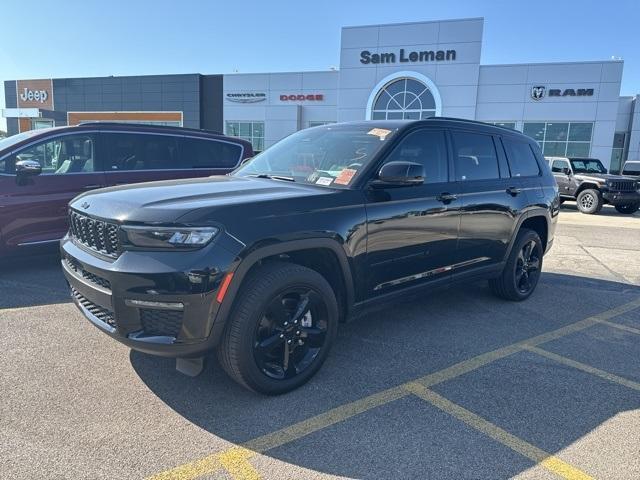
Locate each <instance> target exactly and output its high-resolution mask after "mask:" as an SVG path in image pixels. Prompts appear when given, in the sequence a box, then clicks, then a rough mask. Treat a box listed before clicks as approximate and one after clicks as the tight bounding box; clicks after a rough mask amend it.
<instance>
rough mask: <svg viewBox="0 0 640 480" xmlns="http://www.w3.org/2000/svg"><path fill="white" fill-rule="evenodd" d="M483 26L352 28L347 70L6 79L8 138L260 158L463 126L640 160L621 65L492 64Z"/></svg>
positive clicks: (614, 161) (612, 161) (562, 149)
mask: <svg viewBox="0 0 640 480" xmlns="http://www.w3.org/2000/svg"><path fill="white" fill-rule="evenodd" d="M483 26H484V21H483V19H482V18H470V19H459V20H444V21H428V22H411V23H402V24H390V25H370V26H356V27H344V28H343V29H342V36H341V47H340V62H339V68H338V69H335V70H329V71H309V72H286V73H251V74H240V73H234V74H228V75H227V74H225V75H219V74H218V75H202V74H186V75H154V76H134V77H100V78H58V79H40V80H15V81H7V82H5V97H6V98H5V102H6V109H5V110H4V111H3V114H4V116H5V117H7V124H8V130H9V132H8V133H9V134H15V133H18V132H21V131H25V130H30V129H34V128H43V127H48V126H52V125H56V126H58V125H67V124H77V123H80V122H85V121H125V122H138V123H140V122H142V123H154V124H165V125H181V126H184V127H191V128H202V129H208V130H215V131H220V132H224V133H226V134H229V135H235V136H240V137H243V138H246V139H247V140H249V141H251V142H252V143H253V145H254V148H255V149H256V150H262V149H264V148H266V147H268V146H269V145H271V144H273V143H274V142H276V141H278V140H279V139H281V138H283V137H285V136H286V135H289V134H291V133H293V132H295V131H297V130H300V129H303V128H307V127H311V126H316V125H322V124H327V123H333V122H343V121H352V120H365V119H367V120H368V119H374V120H375V119H420V118H427V117H430V116H434V115H435V116H446V117H461V118H468V119H475V120H481V121H484V122H490V123H497V124H501V125H504V126H507V127H510V128H515V129H517V130H520V131H523V132H524V133H526V134H528V135H530V136H532V137H534V138H536V139H537V140H538V142H539V143H540V145H541V147H542V148H543V151H544V153H545V154H546V155H569V156H572V155H573V156H591V157H596V158H599V159H601V160H602V162H603V163H604V164H605V166H610V168H611V170H613V171H615V170H618V169H619V168H620V164H621V162H622V161H624V160H625V159H629V160H631V159H640V151H639V150H640V95H637V96H628V97H621V96H620V84H621V80H622V73H623V62H622V61H621V60H610V61H609V60H607V61H588V62H562V63H531V64H509V65H482V64H481V63H480V57H481V52H482V33H483Z"/></svg>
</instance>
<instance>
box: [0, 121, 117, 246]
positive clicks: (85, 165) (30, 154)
mask: <svg viewBox="0 0 640 480" xmlns="http://www.w3.org/2000/svg"><path fill="white" fill-rule="evenodd" d="M20 160H34V161H37V162H38V163H40V165H41V167H42V173H41V174H40V175H38V176H32V177H26V178H24V177H20V178H19V177H17V176H16V175H15V162H16V161H20ZM5 163H6V166H5V175H2V176H1V179H0V229H1V233H2V238H3V241H4V242H5V244H6V245H7V246H9V247H15V246H23V245H29V244H38V243H47V242H54V241H57V240H59V239H60V238H62V237H63V236H64V234H65V232H66V231H67V205H68V203H69V202H70V201H71V199H73V198H74V197H75V196H76V195H78V194H80V193H83V192H85V191H88V190H92V189H95V188H100V187H102V186H104V184H105V179H104V174H103V173H102V172H101V171H100V170H101V168H100V166H99V163H98V161H97V158H96V134H95V133H77V134H68V135H65V134H61V135H58V136H55V137H50V138H48V139H46V140H42V141H40V142H37V143H34V144H31V145H27V146H24V147H22V148H21V149H19V150H17V151H15V152H12V154H11V155H10V158H9V161H8V162H7V161H5Z"/></svg>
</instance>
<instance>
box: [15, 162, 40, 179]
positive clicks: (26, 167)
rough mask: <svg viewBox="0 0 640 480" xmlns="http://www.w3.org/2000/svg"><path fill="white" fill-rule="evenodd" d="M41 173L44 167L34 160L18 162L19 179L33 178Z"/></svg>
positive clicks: (17, 172)
mask: <svg viewBox="0 0 640 480" xmlns="http://www.w3.org/2000/svg"><path fill="white" fill-rule="evenodd" d="M41 173H42V167H41V166H40V164H39V163H38V162H36V161H34V160H18V161H17V162H16V175H18V176H19V177H32V176H35V175H40V174H41Z"/></svg>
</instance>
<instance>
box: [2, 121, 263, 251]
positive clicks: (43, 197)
mask: <svg viewBox="0 0 640 480" xmlns="http://www.w3.org/2000/svg"><path fill="white" fill-rule="evenodd" d="M251 156H253V150H252V149H251V144H250V143H249V142H247V141H244V140H241V139H239V138H233V137H227V136H224V135H218V134H215V133H213V132H207V131H203V130H195V129H190V128H180V127H171V126H161V125H137V124H129V123H110V122H95V123H83V124H81V125H76V126H66V127H54V128H47V129H42V130H32V131H29V132H23V133H19V134H18V135H14V136H12V137H7V138H4V139H0V257H2V256H4V255H9V254H15V253H16V252H19V251H25V250H27V249H30V247H34V246H38V245H46V244H53V245H55V244H56V243H58V242H59V241H60V239H61V238H62V237H63V236H64V234H65V233H66V232H67V230H68V228H69V226H68V223H67V216H68V215H67V205H68V203H69V201H71V199H73V197H75V196H77V195H78V194H80V193H82V192H86V191H88V190H94V189H97V188H101V187H106V186H111V185H122V184H127V183H138V182H150V181H155V180H166V179H174V178H176V179H177V178H191V177H205V176H209V175H216V174H218V175H220V174H225V173H228V172H230V171H231V170H233V169H234V168H235V167H236V166H238V165H239V164H240V162H241V161H242V160H243V159H245V158H247V157H251Z"/></svg>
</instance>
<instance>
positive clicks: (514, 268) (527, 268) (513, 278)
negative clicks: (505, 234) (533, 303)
mask: <svg viewBox="0 0 640 480" xmlns="http://www.w3.org/2000/svg"><path fill="white" fill-rule="evenodd" d="M543 255H544V248H543V246H542V241H541V240H540V236H539V235H538V233H537V232H535V231H534V230H530V229H528V228H522V229H520V231H519V232H518V235H517V237H516V239H515V241H514V244H513V247H512V249H511V252H510V253H509V257H508V258H507V261H506V263H505V266H504V269H503V270H502V273H501V274H500V276H498V277H496V278H492V279H491V280H489V287H491V290H492V291H493V293H494V294H495V295H496V296H498V297H500V298H504V299H505V300H512V301H516V302H519V301H522V300H525V299H527V298H529V296H530V295H531V294H532V293H533V292H534V290H535V289H536V286H537V285H538V280H540V276H541V273H542V260H543Z"/></svg>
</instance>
